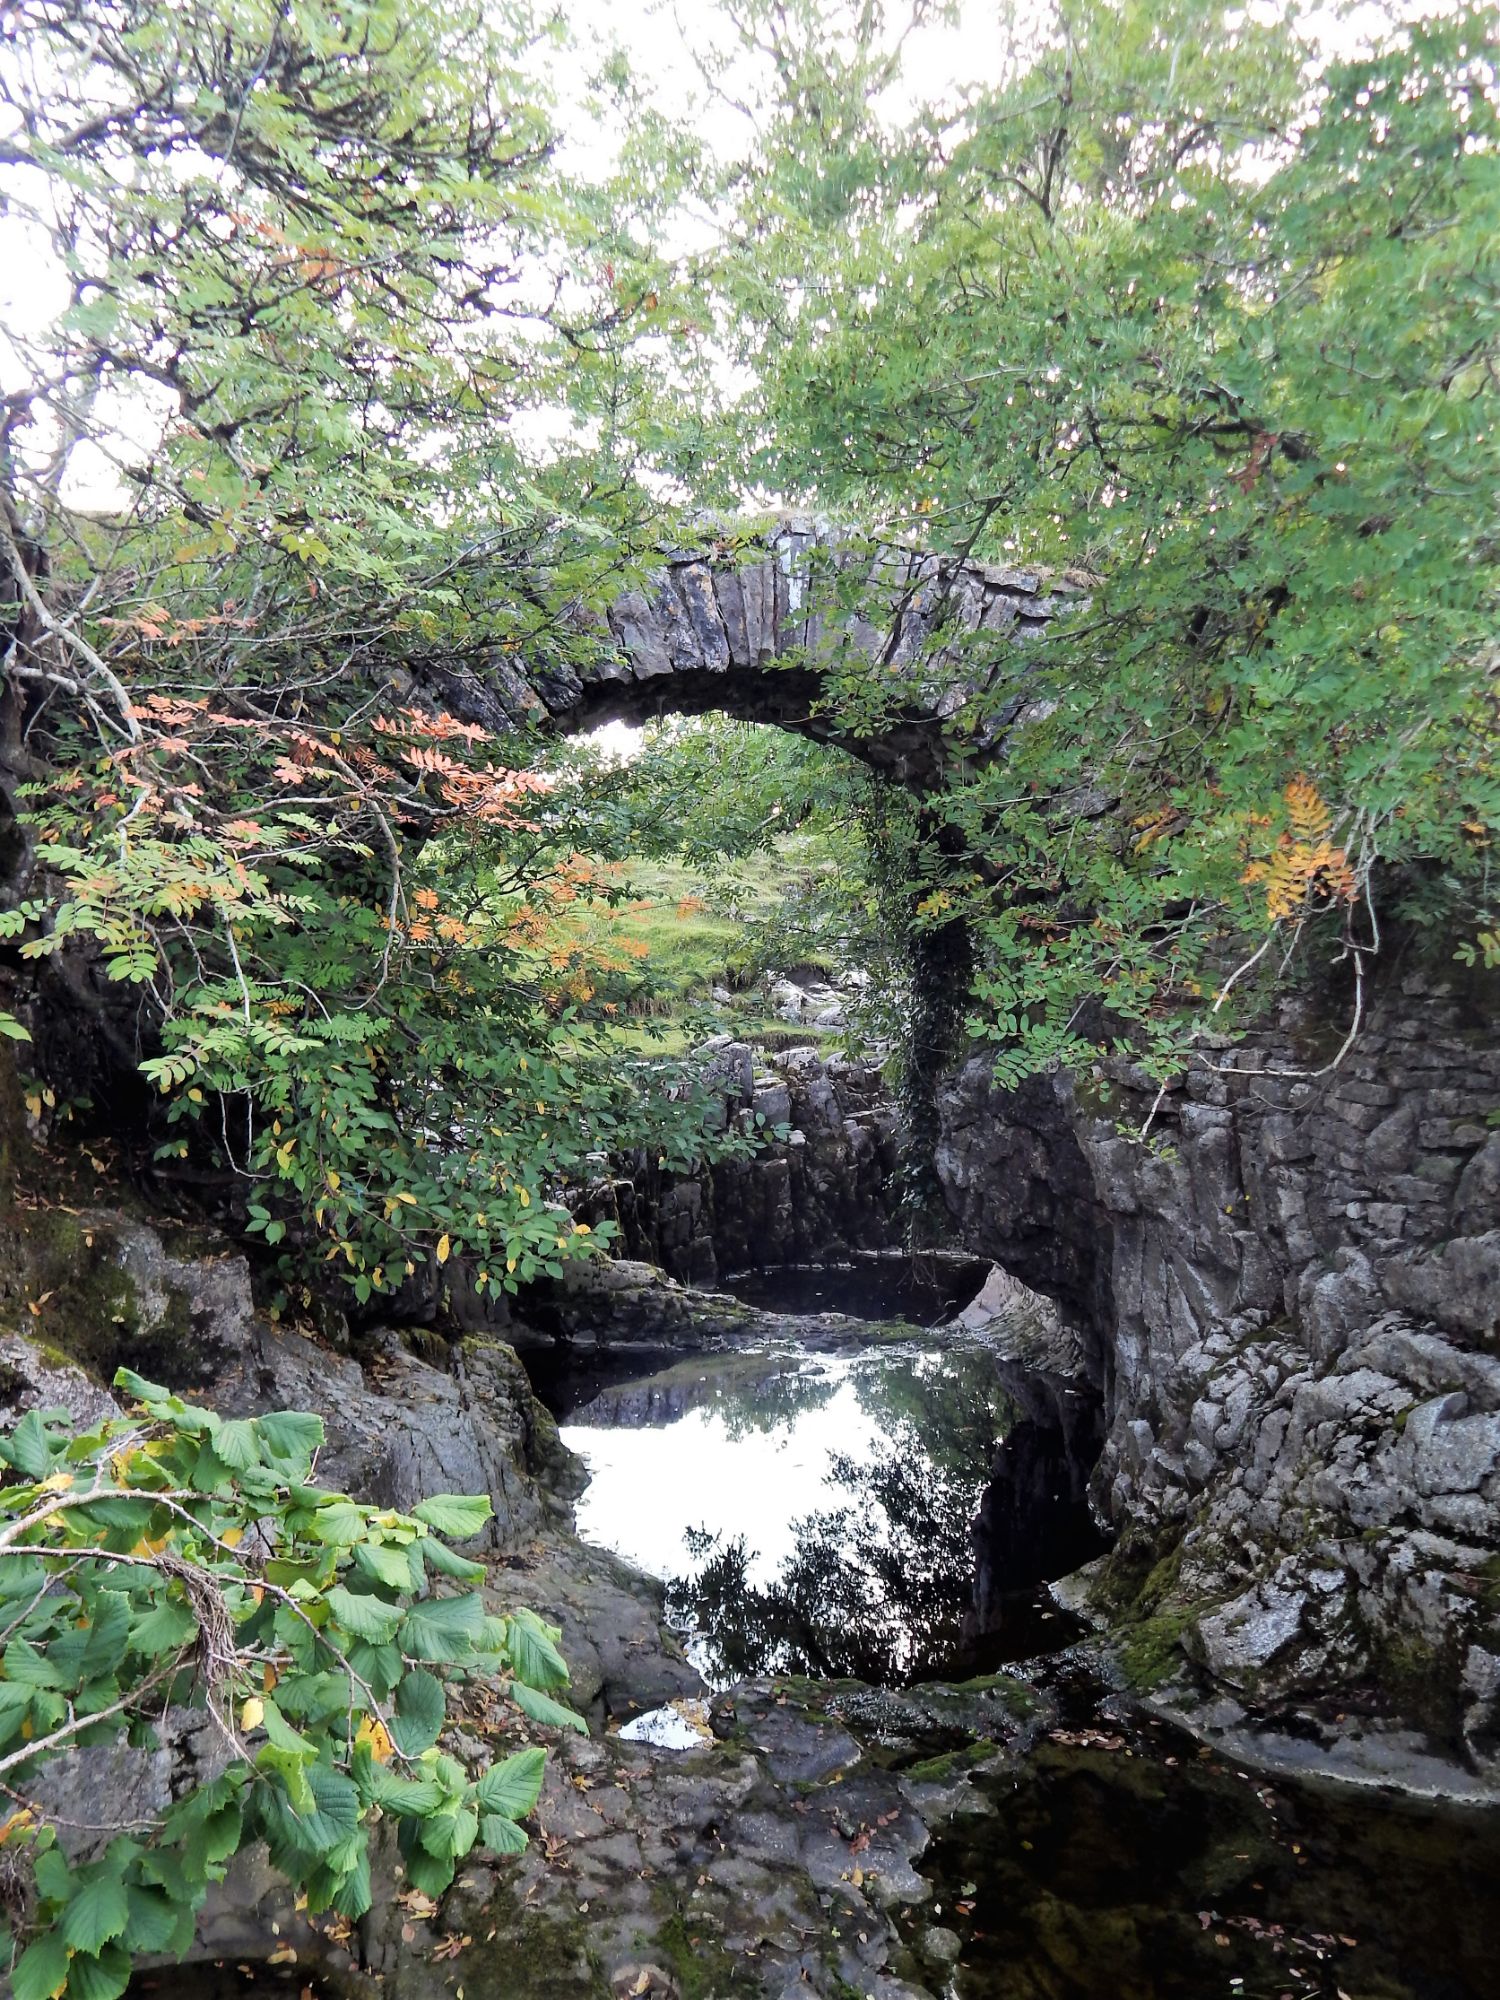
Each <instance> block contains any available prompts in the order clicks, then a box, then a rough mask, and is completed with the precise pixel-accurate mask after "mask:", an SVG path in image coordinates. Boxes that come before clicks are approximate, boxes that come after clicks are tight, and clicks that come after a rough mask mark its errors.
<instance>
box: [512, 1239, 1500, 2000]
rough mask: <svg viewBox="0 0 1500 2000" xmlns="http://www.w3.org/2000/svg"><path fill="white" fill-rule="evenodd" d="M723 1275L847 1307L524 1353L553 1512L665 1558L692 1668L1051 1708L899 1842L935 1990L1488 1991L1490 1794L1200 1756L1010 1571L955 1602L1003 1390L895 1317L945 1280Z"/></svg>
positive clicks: (915, 1311)
mask: <svg viewBox="0 0 1500 2000" xmlns="http://www.w3.org/2000/svg"><path fill="white" fill-rule="evenodd" d="M733 1288H734V1289H736V1290H738V1291H739V1292H740V1294H741V1296H743V1297H746V1298H747V1299H749V1300H750V1302H752V1303H754V1304H756V1305H759V1306H762V1307H766V1308H768V1309H771V1310H775V1311H779V1312H809V1313H816V1312H822V1311H826V1310H828V1309H830V1308H832V1309H836V1310H839V1311H842V1312H848V1313H854V1314H860V1315H868V1316H869V1317H868V1322H867V1323H866V1324H865V1325H864V1326H863V1327H862V1328H861V1327H856V1328H854V1329H851V1330H849V1331H847V1332H846V1333H845V1334H844V1336H843V1337H842V1338H841V1339H839V1340H838V1341H836V1342H833V1343H831V1344H830V1342H829V1341H828V1340H827V1338H826V1336H825V1335H824V1334H823V1332H822V1331H821V1330H820V1331H819V1332H818V1334H817V1338H816V1341H815V1343H814V1344H813V1345H812V1346H808V1345H803V1344H799V1343H798V1342H796V1341H795V1340H779V1341H776V1342H768V1343H766V1344H764V1345H762V1346H758V1347H753V1348H735V1349H731V1350H725V1351H712V1352H699V1353H693V1354H688V1355H684V1354H683V1352H682V1351H681V1349H680V1348H679V1349H677V1350H675V1351H668V1350H659V1351H658V1350H651V1349H647V1348H638V1349H634V1350H631V1351H629V1352H619V1351H614V1352H611V1353H608V1354H603V1355H601V1354H598V1353H591V1352H577V1353H573V1354H566V1355H556V1354H554V1355H552V1356H547V1357H532V1368H533V1377H534V1380H535V1383H536V1386H537V1388H538V1392H539V1393H540V1394H541V1395H542V1397H543V1399H544V1400H545V1401H546V1402H547V1403H548V1404H549V1406H550V1407H551V1408H552V1409H553V1411H554V1413H555V1414H556V1415H557V1417H558V1419H559V1422H560V1425H561V1428H562V1434H563V1437H564V1439H565V1441H566V1442H567V1443H568V1445H569V1446H570V1447H571V1448H572V1449H573V1450H574V1451H576V1452H578V1453H579V1454H580V1456H581V1457H582V1458H583V1459H584V1461H585V1463H586V1464H587V1466H588V1468H589V1472H590V1485H589V1488H588V1490H587V1492H586V1493H585V1495H584V1497H583V1500H582V1501H581V1503H580V1505H579V1510H578V1526H579V1531H580V1533H581V1534H582V1535H583V1536H584V1538H585V1539H586V1540H589V1541H593V1542H597V1543H599V1544H601V1545H603V1546H605V1547H607V1548H609V1549H610V1550H612V1551H613V1552H615V1553H617V1554H619V1555H621V1556H623V1557H625V1558H626V1559H627V1560H628V1561H630V1562H632V1563H633V1564H635V1565H637V1566H638V1567H639V1568H641V1569H644V1570H646V1571H649V1572H650V1573H652V1574H654V1575H657V1576H659V1577H661V1578H663V1579H664V1580H665V1582H666V1585H667V1612H668V1618H669V1621H670V1622H671V1623H672V1624H673V1626H674V1627H675V1628H676V1629H677V1631H678V1632H679V1634H680V1635H681V1637H682V1639H683V1642H684V1646H685V1650H686V1651H687V1653H688V1656H689V1657H690V1659H691V1660H692V1661H693V1663H694V1665H695V1666H696V1667H697V1668H698V1670H699V1672H700V1673H701V1674H702V1675H703V1677H704V1679H705V1681H707V1682H708V1684H709V1685H710V1687H713V1688H723V1687H726V1686H728V1685H730V1684H732V1683H733V1682H734V1681H736V1680H737V1679H740V1678H743V1677H751V1676H767V1675H781V1674H807V1675H811V1676H814V1677H816V1678H819V1679H824V1680H827V1679H840V1678H849V1679H855V1680H860V1681H866V1682H870V1683H874V1684H877V1685H886V1686H898V1685H911V1684H914V1683H918V1684H919V1683H922V1682H936V1681H942V1682H948V1683H952V1682H956V1681H959V1680H962V1679H963V1678H965V1677H966V1676H972V1675H974V1674H976V1673H983V1672H988V1671H991V1670H993V1669H994V1668H995V1667H996V1666H997V1665H999V1664H1002V1663H1004V1662H1006V1661H1011V1662H1019V1661H1024V1662H1025V1663H1026V1664H1025V1666H1024V1668H1023V1673H1024V1674H1025V1675H1026V1676H1027V1677H1029V1678H1031V1679H1033V1680H1034V1681H1035V1683H1036V1684H1037V1685H1038V1686H1045V1687H1047V1688H1048V1690H1049V1692H1050V1693H1051V1694H1052V1695H1053V1696H1054V1698H1056V1699H1057V1700H1058V1703H1059V1713H1060V1716H1061V1722H1060V1724H1059V1725H1058V1726H1056V1727H1053V1728H1051V1729H1050V1730H1049V1731H1048V1732H1046V1733H1045V1734H1044V1735H1043V1736H1042V1737H1041V1738H1040V1739H1039V1740H1038V1741H1037V1742H1036V1743H1035V1744H1034V1746H1033V1747H1032V1748H1031V1750H1030V1751H1029V1752H1028V1753H1027V1754H1026V1755H1025V1757H1024V1758H1023V1759H1022V1760H1021V1763H1020V1765H1019V1768H1018V1769H1017V1770H1014V1771H1008V1772H1003V1773H1000V1774H997V1775H994V1776H987V1777H981V1778H980V1779H979V1780H977V1790H978V1803H977V1805H976V1806H975V1808H974V1810H972V1811H969V1812H965V1813H960V1814H959V1815H958V1816H957V1817H956V1818H954V1819H952V1820H950V1821H949V1822H947V1823H946V1824H945V1825H943V1826H941V1827H940V1828H939V1830H938V1831H937V1832H936V1834H935V1836H934V1839H933V1843H932V1845H931V1847H930V1848H929V1850H928V1853H927V1856H926V1857H925V1859H924V1861H923V1864H922V1867H923V1872H924V1874H926V1875H927V1876H928V1878H929V1879H930V1880H931V1881H932V1882H933V1883H934V1885H935V1887H936V1890H937V1892H938V1893H937V1896H936V1903H937V1908H936V1909H934V1911H933V1921H934V1922H935V1923H937V1924H940V1925H942V1926H945V1927H947V1928H948V1929H949V1931H950V1932H951V1936H952V1953H953V1964H952V1983H951V1985H950V1987H949V1993H950V1996H951V2000H1209V1996H1223V2000H1307V1996H1314V1995H1316V1996H1321V2000H1494V1996H1495V1995H1496V1994H1500V1814H1497V1813H1496V1812H1493V1811H1489V1810H1482V1809H1476V1808H1458V1807H1445V1806H1434V1805H1424V1804H1421V1803H1418V1802H1413V1801H1410V1800H1406V1799H1402V1798H1398V1797H1396V1796H1394V1795H1391V1794H1382V1793H1377V1792H1362V1791H1355V1790H1352V1789H1350V1788H1347V1787H1337V1786H1329V1785H1319V1784H1318V1783H1316V1782H1304V1781H1297V1782H1290V1781H1287V1780H1283V1779H1277V1780H1275V1781H1274V1782H1272V1781H1268V1780H1266V1779H1264V1778H1263V1777H1261V1776H1259V1775H1257V1774H1256V1773H1253V1772H1250V1771H1247V1770H1244V1769H1241V1768H1240V1767H1238V1766H1237V1765H1236V1764H1234V1763H1233V1762H1232V1761H1231V1760H1228V1759H1226V1758H1222V1757H1219V1756H1216V1755H1212V1754H1210V1753H1209V1752H1208V1751H1206V1750H1204V1749H1202V1748H1201V1747H1200V1746H1199V1745H1198V1744H1197V1743H1196V1742H1195V1741H1194V1740H1193V1739H1192V1738H1190V1737H1188V1736H1187V1735H1185V1734H1184V1733H1183V1732H1181V1731H1179V1730H1177V1729H1175V1728H1173V1727H1171V1726H1170V1725H1168V1724H1166V1723H1164V1722H1161V1721H1159V1720H1154V1719H1152V1718H1151V1717H1149V1716H1147V1715H1146V1714H1145V1713H1144V1712H1143V1711H1142V1710H1141V1709H1140V1708H1139V1706H1138V1705H1137V1704H1136V1703H1134V1702H1133V1701H1131V1700H1129V1699H1127V1698H1124V1697H1122V1696H1120V1695H1118V1694H1116V1693H1115V1692H1114V1691H1112V1690H1111V1689H1110V1688H1109V1687H1108V1686H1107V1685H1106V1684H1105V1682H1104V1681H1103V1680H1102V1679H1101V1678H1100V1676H1099V1674H1098V1671H1097V1670H1096V1669H1095V1667H1094V1666H1093V1664H1092V1663H1091V1662H1090V1660H1089V1658H1088V1655H1087V1652H1086V1650H1085V1649H1081V1648H1079V1647H1078V1646H1077V1645H1076V1642H1077V1641H1078V1639H1079V1638H1080V1635H1081V1628H1080V1627H1079V1625H1078V1624H1077V1622H1076V1621H1075V1620H1074V1619H1073V1618H1072V1617H1070V1616H1069V1615H1067V1614H1065V1613H1063V1612H1061V1611H1059V1610H1058V1609H1057V1607H1056V1605H1055V1604H1053V1602H1052V1600H1051V1599H1050V1597H1049V1596H1048V1595H1047V1593H1046V1591H1045V1589H1038V1588H1037V1587H1036V1582H1035V1578H1034V1577H1031V1576H1023V1577H1021V1578H1019V1579H1018V1580H1017V1585H1016V1588H1015V1589H1014V1590H1012V1591H1010V1592H1008V1593H1006V1592H1004V1591H1002V1592H1001V1601H1003V1603H1004V1605H1005V1615H1004V1617H1003V1618H1001V1619H1000V1620H999V1621H998V1626H997V1627H996V1626H993V1625H992V1629H989V1630H983V1629H979V1625H978V1622H977V1620H976V1614H975V1608H974V1607H975V1600H976V1550H975V1542H974V1531H973V1523H974V1519H975V1514H976V1510H977V1508H978V1505H979V1501H980V1498H981V1496H982V1495H983V1493H984V1491H985V1488H986V1485H987V1483H988V1482H989V1479H990V1474H991V1469H992V1466H993V1464H994V1460H995V1453H996V1449H997V1446H998V1445H999V1444H1000V1443H1001V1441H1002V1440H1003V1439H1005V1438H1006V1437H1007V1435H1010V1434H1012V1433H1013V1431H1014V1428H1015V1426H1016V1424H1017V1422H1018V1412H1017V1409H1016V1406H1015V1404H1014V1402H1013V1400H1012V1398H1011V1396H1010V1395H1009V1394H1008V1393H1007V1390H1006V1387H1005V1385H1004V1382H1003V1380H1002V1372H1003V1371H1001V1370H999V1369H998V1368H997V1365H996V1363H995V1361H994V1358H993V1356H992V1355H991V1354H990V1353H989V1352H988V1351H987V1349H986V1348H985V1346H984V1344H983V1342H982V1341H979V1340H975V1339H967V1338H963V1337H955V1336H952V1335H949V1334H947V1333H945V1332H944V1331H943V1330H942V1329H940V1328H933V1327H931V1326H928V1327H924V1326H922V1325H920V1324H917V1323H916V1321H917V1320H919V1319H920V1318H924V1317H925V1318H928V1319H935V1318H936V1317H937V1316H938V1314H939V1312H940V1311H945V1310H951V1309H952V1301H949V1300H940V1301H937V1302H934V1301H933V1300H932V1299H931V1298H930V1297H927V1298H924V1297H923V1296H922V1295H921V1292H920V1287H909V1288H908V1289H907V1290H906V1293H905V1296H904V1297H902V1298H900V1299H899V1300H896V1299H894V1298H893V1296H892V1294H891V1291H890V1288H889V1280H888V1278H887V1279H886V1280H882V1281H880V1282H876V1281H875V1280H872V1278H871V1276H870V1274H869V1273H868V1272H861V1273H857V1274H855V1273H847V1272H845V1273H840V1272H838V1271H828V1272H821V1273H818V1272H798V1273H791V1274H787V1275H786V1276H785V1277H783V1276H781V1275H780V1274H765V1273H762V1274H757V1275H756V1277H755V1278H754V1279H752V1280H749V1281H745V1282H744V1283H743V1284H742V1285H735V1286H734V1287H733ZM902 1311H904V1312H905V1313H907V1314H908V1315H910V1316H911V1322H912V1323H909V1324H908V1325H906V1326H905V1327H904V1328H902V1327H898V1326H895V1325H893V1324H892V1323H891V1317H890V1315H891V1314H892V1313H893V1312H902ZM1066 1484H1067V1482H1066V1481H1059V1482H1057V1489H1056V1491H1055V1492H1054V1493H1053V1495H1052V1498H1053V1500H1054V1502H1055V1505H1056V1507H1057V1508H1058V1509H1059V1510H1066V1509H1068V1508H1069V1507H1071V1506H1073V1504H1074V1503H1073V1501H1072V1499H1071V1497H1070V1495H1069V1494H1068V1493H1067V1492H1066V1491H1064V1490H1063V1488H1064V1487H1065V1486H1066ZM1046 1498H1047V1495H1046V1494H1044V1495H1043V1499H1044V1500H1046ZM1027 1518H1028V1532H1029V1522H1030V1515H1028V1517H1027ZM1064 1527H1065V1528H1066V1529H1067V1532H1066V1533H1064V1534H1063V1535H1062V1536H1061V1537H1060V1539H1058V1541H1057V1543H1056V1546H1057V1547H1058V1548H1059V1549H1066V1548H1070V1547H1078V1546H1082V1544H1081V1543H1078V1542H1076V1540H1070V1539H1069V1538H1070V1535H1071V1536H1076V1535H1077V1534H1078V1533H1086V1532H1088V1531H1087V1529H1086V1527H1084V1528H1080V1525H1079V1524H1078V1523H1077V1522H1076V1521H1071V1522H1066V1523H1064ZM1048 1536H1049V1539H1051V1527H1050V1524H1049V1527H1048ZM1078 1559H1079V1560H1081V1559H1082V1557H1081V1556H1080V1557H1079V1558H1078ZM1068 1566H1071V1565H1068ZM1051 1573H1052V1574H1057V1573H1058V1571H1057V1569H1055V1568H1054V1569H1053V1570H1052V1571H1051ZM991 1581H992V1582H993V1579H992V1580H991ZM1002 1582H1003V1579H1002ZM992 1594H993V1593H992ZM987 1622H988V1621H987ZM664 1754H668V1755H670V1754H671V1753H670V1752H666V1753H664Z"/></svg>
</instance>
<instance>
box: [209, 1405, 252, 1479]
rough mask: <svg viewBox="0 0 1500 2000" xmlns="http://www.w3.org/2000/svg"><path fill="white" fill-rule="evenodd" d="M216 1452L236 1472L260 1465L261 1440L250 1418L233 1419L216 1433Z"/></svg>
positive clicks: (223, 1424) (222, 1425) (221, 1426)
mask: <svg viewBox="0 0 1500 2000" xmlns="http://www.w3.org/2000/svg"><path fill="white" fill-rule="evenodd" d="M214 1450H215V1451H216V1452H217V1453H218V1455H219V1457H220V1458H221V1459H222V1460H223V1462H224V1463H225V1465H228V1466H231V1467H232V1468H233V1469H234V1470H235V1471H236V1472H243V1471H244V1470H245V1469H246V1467H247V1466H251V1465H259V1464H260V1440H259V1438H257V1436H256V1435H255V1424H254V1422H253V1421H252V1420H251V1419H250V1418H249V1417H232V1418H230V1419H229V1421H228V1422H226V1423H222V1424H220V1426H219V1428H218V1430H217V1431H216V1432H215V1433H214Z"/></svg>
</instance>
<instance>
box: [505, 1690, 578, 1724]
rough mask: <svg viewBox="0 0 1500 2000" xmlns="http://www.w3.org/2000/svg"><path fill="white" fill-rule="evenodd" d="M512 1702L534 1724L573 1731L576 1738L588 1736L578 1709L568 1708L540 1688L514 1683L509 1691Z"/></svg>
mask: <svg viewBox="0 0 1500 2000" xmlns="http://www.w3.org/2000/svg"><path fill="white" fill-rule="evenodd" d="M508 1692H509V1694H510V1698H511V1700H512V1701H513V1702H514V1703H515V1705H516V1707H517V1708H518V1709H520V1711H521V1713H522V1715H525V1716H528V1717H529V1718H530V1719H531V1721H533V1722H540V1723H543V1724H545V1725H546V1726H547V1727H549V1728H552V1729H571V1730H572V1731H573V1733H574V1734H575V1735H576V1736H587V1735H588V1733H589V1726H588V1724H587V1723H586V1722H585V1721H584V1719H583V1717H582V1716H581V1715H580V1714H579V1713H578V1711H577V1709H576V1708H568V1707H566V1706H565V1705H564V1704H563V1703H562V1702H560V1701H554V1700H553V1699H552V1697H551V1695H550V1694H543V1693H542V1691H541V1689H540V1688H534V1687H527V1685H526V1683H525V1682H524V1681H512V1682H511V1684H510V1688H509V1690H508Z"/></svg>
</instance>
